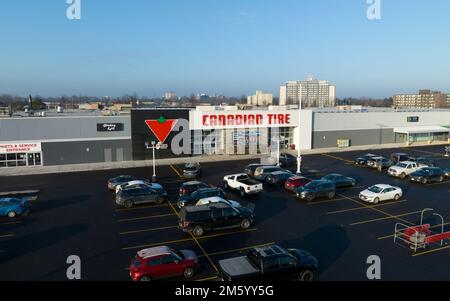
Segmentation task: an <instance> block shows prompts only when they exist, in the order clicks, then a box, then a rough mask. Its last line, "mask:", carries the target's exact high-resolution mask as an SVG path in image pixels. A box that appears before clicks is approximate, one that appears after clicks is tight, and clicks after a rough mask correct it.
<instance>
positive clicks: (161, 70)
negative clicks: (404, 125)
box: [0, 0, 450, 98]
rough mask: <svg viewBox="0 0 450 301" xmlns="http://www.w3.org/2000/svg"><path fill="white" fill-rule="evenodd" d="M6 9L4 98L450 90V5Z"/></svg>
mask: <svg viewBox="0 0 450 301" xmlns="http://www.w3.org/2000/svg"><path fill="white" fill-rule="evenodd" d="M66 1H67V0H39V1H36V0H2V1H0V41H1V43H0V94H16V95H21V96H24V95H28V94H33V95H42V96H59V95H63V94H64V95H91V96H113V97H115V96H120V95H124V94H132V93H137V94H138V95H140V96H148V97H160V96H162V94H163V93H164V92H166V91H173V92H175V93H177V94H178V95H190V94H191V93H195V94H197V93H207V94H224V95H227V96H241V95H244V94H245V95H250V94H253V93H254V92H255V91H256V90H263V91H266V92H272V93H274V95H275V96H278V95H279V86H280V85H281V84H283V83H284V82H286V81H288V80H301V79H304V78H306V76H307V75H309V74H311V75H313V76H314V77H315V78H318V79H324V80H328V81H330V82H332V83H333V84H335V85H336V87H337V96H338V97H340V98H342V97H361V96H366V97H383V98H384V97H390V96H392V95H393V94H397V93H414V92H416V91H417V90H418V89H422V88H430V89H434V90H441V91H443V92H449V93H450V80H449V79H450V55H449V54H450V31H449V28H450V26H449V24H448V16H449V14H450V1H448V0H381V19H380V20H369V19H368V18H367V8H368V7H369V5H368V4H367V1H375V0H345V1H343V0H80V1H81V19H80V20H69V19H68V18H67V16H66V9H67V7H68V4H67V3H66Z"/></svg>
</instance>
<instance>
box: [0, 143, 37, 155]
mask: <svg viewBox="0 0 450 301" xmlns="http://www.w3.org/2000/svg"><path fill="white" fill-rule="evenodd" d="M40 151H41V144H40V143H17V144H0V153H2V154H9V153H29V152H40Z"/></svg>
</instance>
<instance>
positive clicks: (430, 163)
mask: <svg viewBox="0 0 450 301" xmlns="http://www.w3.org/2000/svg"><path fill="white" fill-rule="evenodd" d="M413 161H414V162H416V163H417V164H419V166H423V167H437V166H436V162H435V161H434V160H433V159H430V158H424V157H419V158H416V159H413Z"/></svg>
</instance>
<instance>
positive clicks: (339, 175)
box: [324, 173, 343, 178]
mask: <svg viewBox="0 0 450 301" xmlns="http://www.w3.org/2000/svg"><path fill="white" fill-rule="evenodd" d="M325 177H343V175H341V174H338V173H330V174H327V175H326V176H325ZM325 177H324V178H325Z"/></svg>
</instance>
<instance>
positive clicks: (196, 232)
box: [192, 226, 205, 237]
mask: <svg viewBox="0 0 450 301" xmlns="http://www.w3.org/2000/svg"><path fill="white" fill-rule="evenodd" d="M192 232H193V233H194V235H195V236H197V237H199V236H202V235H203V234H204V233H205V230H204V229H203V227H202V226H196V227H195V228H194V231H192Z"/></svg>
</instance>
